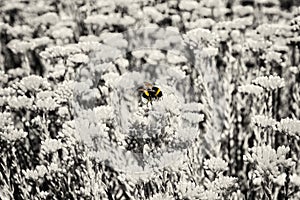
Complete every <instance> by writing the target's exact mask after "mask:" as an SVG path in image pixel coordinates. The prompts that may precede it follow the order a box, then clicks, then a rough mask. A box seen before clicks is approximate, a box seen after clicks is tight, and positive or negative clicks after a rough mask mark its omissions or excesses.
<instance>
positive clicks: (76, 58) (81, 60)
mask: <svg viewBox="0 0 300 200" xmlns="http://www.w3.org/2000/svg"><path fill="white" fill-rule="evenodd" d="M68 61H70V62H72V63H74V64H87V63H88V62H89V57H88V56H87V55H85V54H82V53H77V54H74V55H71V56H69V57H68Z"/></svg>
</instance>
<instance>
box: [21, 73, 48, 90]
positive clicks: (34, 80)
mask: <svg viewBox="0 0 300 200" xmlns="http://www.w3.org/2000/svg"><path fill="white" fill-rule="evenodd" d="M18 86H19V87H20V88H21V89H22V90H23V91H33V92H37V91H39V90H43V89H47V88H49V87H50V83H48V82H47V80H46V79H44V78H43V77H41V76H37V75H30V76H27V77H25V78H23V79H22V80H21V81H20V84H19V85H18Z"/></svg>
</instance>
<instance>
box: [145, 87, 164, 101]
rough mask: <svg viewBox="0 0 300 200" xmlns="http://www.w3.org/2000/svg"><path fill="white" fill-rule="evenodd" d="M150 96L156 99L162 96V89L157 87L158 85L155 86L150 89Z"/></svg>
mask: <svg viewBox="0 0 300 200" xmlns="http://www.w3.org/2000/svg"><path fill="white" fill-rule="evenodd" d="M148 92H149V94H150V96H151V97H152V98H154V99H158V98H160V97H162V92H161V90H160V89H159V88H158V87H156V86H153V87H152V89H151V90H149V91H148Z"/></svg>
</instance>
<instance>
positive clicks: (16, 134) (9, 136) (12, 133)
mask: <svg viewBox="0 0 300 200" xmlns="http://www.w3.org/2000/svg"><path fill="white" fill-rule="evenodd" d="M7 128H8V127H7ZM10 129H11V130H6V131H4V132H0V135H1V136H2V137H4V138H5V139H6V140H8V141H11V142H14V141H16V140H19V139H22V138H25V137H26V136H27V135H28V133H27V132H25V131H23V130H21V129H14V128H13V127H11V128H10Z"/></svg>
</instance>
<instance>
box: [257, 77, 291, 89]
mask: <svg viewBox="0 0 300 200" xmlns="http://www.w3.org/2000/svg"><path fill="white" fill-rule="evenodd" d="M252 83H254V84H257V85H259V86H261V87H263V88H265V89H266V90H275V89H278V88H282V87H284V86H285V82H284V79H283V78H280V77H279V76H273V75H270V76H262V77H258V78H256V79H254V80H252Z"/></svg>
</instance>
